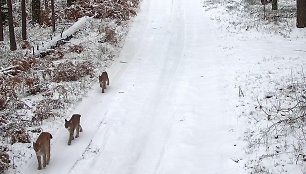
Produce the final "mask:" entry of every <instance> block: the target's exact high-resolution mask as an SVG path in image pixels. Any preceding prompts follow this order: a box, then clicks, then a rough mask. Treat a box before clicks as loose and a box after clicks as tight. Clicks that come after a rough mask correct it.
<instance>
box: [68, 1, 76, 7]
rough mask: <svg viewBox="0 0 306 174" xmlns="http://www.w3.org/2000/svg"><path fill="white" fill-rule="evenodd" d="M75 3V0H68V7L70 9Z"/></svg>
mask: <svg viewBox="0 0 306 174" xmlns="http://www.w3.org/2000/svg"><path fill="white" fill-rule="evenodd" d="M74 3H75V0H67V7H70V6H71V5H72V4H74Z"/></svg>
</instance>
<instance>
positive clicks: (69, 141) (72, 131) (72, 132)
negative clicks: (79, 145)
mask: <svg viewBox="0 0 306 174" xmlns="http://www.w3.org/2000/svg"><path fill="white" fill-rule="evenodd" d="M73 134H74V130H70V134H69V140H68V145H70V144H71V141H72V140H73V139H74V137H73Z"/></svg>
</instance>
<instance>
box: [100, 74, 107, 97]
mask: <svg viewBox="0 0 306 174" xmlns="http://www.w3.org/2000/svg"><path fill="white" fill-rule="evenodd" d="M106 82H107V85H109V79H108V74H107V72H105V71H104V72H103V73H102V74H101V75H100V76H99V83H100V87H101V88H102V93H104V89H106Z"/></svg>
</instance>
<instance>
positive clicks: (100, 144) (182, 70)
mask: <svg viewBox="0 0 306 174" xmlns="http://www.w3.org/2000/svg"><path fill="white" fill-rule="evenodd" d="M202 6H203V4H202V1H200V0H194V1H184V0H176V1H173V0H143V2H142V4H141V9H140V11H139V13H138V15H137V17H135V18H134V19H133V22H132V24H131V28H130V31H129V34H128V35H127V37H126V39H125V42H124V46H123V48H122V50H121V52H120V55H119V57H118V58H117V59H116V61H115V62H114V63H113V64H112V66H111V67H109V68H107V69H106V70H107V72H108V74H109V78H110V86H108V88H107V89H106V93H104V94H102V93H101V89H100V87H99V85H98V81H97V82H96V83H95V84H94V86H92V88H91V90H90V91H89V92H88V94H87V96H86V97H84V98H83V100H82V101H80V102H79V103H78V104H77V105H76V106H74V107H73V108H71V109H70V110H69V111H68V113H67V118H69V117H70V115H72V114H73V113H79V114H81V115H82V117H81V125H82V127H83V132H81V133H80V137H79V138H77V139H75V140H74V141H72V144H71V146H68V145H67V141H68V132H67V130H65V128H64V126H63V124H61V121H62V123H63V122H64V119H63V120H61V121H59V122H60V123H58V124H55V125H56V126H54V125H47V126H45V128H44V131H49V132H50V133H51V134H52V135H53V139H52V140H51V161H50V164H49V165H48V166H47V167H46V168H45V169H43V170H41V171H38V170H37V161H36V158H35V156H34V151H33V154H32V156H30V157H29V156H28V160H27V161H26V162H25V164H24V165H23V166H21V167H20V168H18V169H17V170H16V171H17V173H22V174H35V173H37V174H38V173H44V174H49V173H50V174H52V173H58V174H61V173H63V174H68V173H71V174H83V173H90V174H98V173H103V174H129V173H130V174H151V173H158V174H163V173H171V174H174V173H175V174H188V173H190V174H203V173H205V174H217V173H219V174H221V173H222V174H223V173H227V174H240V173H241V174H242V173H247V172H246V171H245V168H244V167H245V166H244V163H246V162H247V159H248V157H247V156H246V154H245V152H244V150H245V149H244V148H245V145H246V144H245V142H244V141H243V133H244V131H245V130H246V128H247V127H248V124H247V123H246V122H245V120H244V119H243V118H241V117H240V114H241V112H244V110H243V109H250V108H251V107H252V106H253V105H252V104H250V102H251V101H253V100H252V99H254V98H255V97H256V95H258V94H262V95H263V96H265V95H271V94H273V90H272V89H269V88H270V86H269V84H270V85H271V83H270V81H269V80H273V82H274V81H277V80H282V79H283V77H284V76H286V74H290V73H291V71H292V70H296V69H297V67H298V68H299V67H300V66H302V65H304V63H305V61H304V60H302V58H304V57H305V55H306V52H305V47H304V45H305V42H306V41H305V39H302V38H291V39H288V38H284V37H280V36H275V37H271V35H270V34H262V33H258V32H256V31H249V32H240V33H231V32H228V31H227V30H224V28H221V27H220V25H221V24H223V23H222V22H221V23H218V22H216V21H213V20H212V19H211V16H214V15H218V14H217V13H214V12H216V11H205V10H204V9H203V7H202ZM217 12H218V11H217ZM87 19H88V18H84V19H83V20H81V21H83V22H85V21H86V20H87ZM81 24H82V23H81ZM78 27H80V26H77V27H73V29H74V31H76V30H77V29H78ZM71 32H72V31H71ZM71 32H69V33H71ZM295 32H298V31H295ZM301 32H302V33H304V36H305V31H301ZM267 48H269V49H267ZM301 50H302V51H301ZM262 84H265V85H268V86H261V85H262ZM239 87H241V90H242V91H243V93H244V95H245V96H246V97H245V98H239V96H238V92H239ZM261 87H262V88H265V89H267V90H266V92H263V91H264V90H262V89H261ZM255 101H256V100H255ZM243 104H245V105H247V106H245V105H243ZM244 106H245V107H244ZM248 111H249V110H245V113H248ZM271 170H272V169H271ZM274 172H275V173H277V172H276V171H274ZM290 172H291V173H301V171H300V170H299V169H298V167H292V169H291V170H290V171H289V173H290Z"/></svg>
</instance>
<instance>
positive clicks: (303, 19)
mask: <svg viewBox="0 0 306 174" xmlns="http://www.w3.org/2000/svg"><path fill="white" fill-rule="evenodd" d="M296 6H297V11H296V26H297V27H298V28H305V27H306V0H297V1H296Z"/></svg>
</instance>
